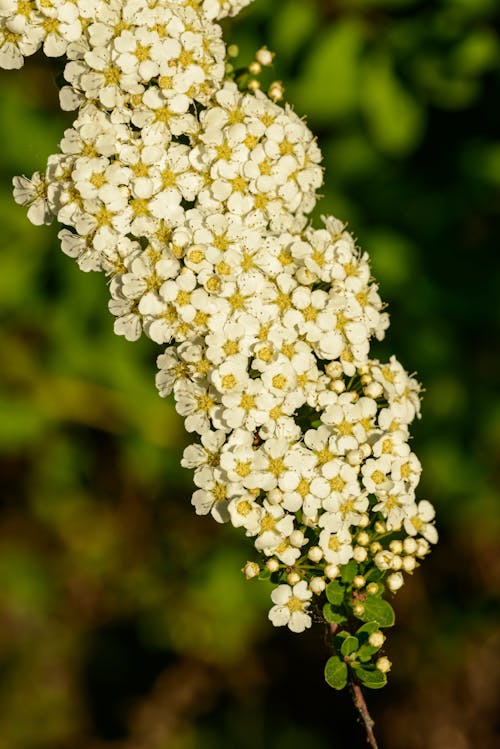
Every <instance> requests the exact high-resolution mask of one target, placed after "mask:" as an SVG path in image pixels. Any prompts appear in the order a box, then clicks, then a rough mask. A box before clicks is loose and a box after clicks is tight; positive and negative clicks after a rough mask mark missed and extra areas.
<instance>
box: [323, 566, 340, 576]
mask: <svg viewBox="0 0 500 749" xmlns="http://www.w3.org/2000/svg"><path fill="white" fill-rule="evenodd" d="M339 573H340V570H339V568H338V567H337V565H336V564H327V565H326V567H325V575H326V576H327V577H328V578H329V579H330V580H335V578H336V577H338V576H339Z"/></svg>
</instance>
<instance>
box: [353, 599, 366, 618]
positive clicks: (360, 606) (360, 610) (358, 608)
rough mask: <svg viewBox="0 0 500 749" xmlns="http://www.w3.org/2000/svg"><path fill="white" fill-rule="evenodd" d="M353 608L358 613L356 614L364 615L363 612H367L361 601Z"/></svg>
mask: <svg viewBox="0 0 500 749" xmlns="http://www.w3.org/2000/svg"><path fill="white" fill-rule="evenodd" d="M352 610H353V612H354V613H355V614H356V616H363V614H364V613H365V607H364V606H363V604H362V603H361V602H360V601H358V602H357V603H355V604H354V606H353V607H352Z"/></svg>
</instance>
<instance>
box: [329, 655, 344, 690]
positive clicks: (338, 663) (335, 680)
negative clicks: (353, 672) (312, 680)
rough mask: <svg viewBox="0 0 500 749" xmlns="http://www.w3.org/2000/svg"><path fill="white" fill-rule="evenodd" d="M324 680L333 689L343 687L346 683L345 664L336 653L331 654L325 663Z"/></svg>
mask: <svg viewBox="0 0 500 749" xmlns="http://www.w3.org/2000/svg"><path fill="white" fill-rule="evenodd" d="M325 680H326V683H327V684H329V685H330V686H331V687H333V688H334V689H343V688H344V687H345V686H346V684H347V664H346V663H344V661H342V660H340V658H339V657H338V655H332V657H331V658H329V659H328V660H327V662H326V665H325Z"/></svg>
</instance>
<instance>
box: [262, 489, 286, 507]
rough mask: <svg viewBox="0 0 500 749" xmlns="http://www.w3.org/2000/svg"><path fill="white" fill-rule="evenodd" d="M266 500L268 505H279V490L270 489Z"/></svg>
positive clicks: (280, 497) (280, 492) (281, 498)
mask: <svg viewBox="0 0 500 749" xmlns="http://www.w3.org/2000/svg"><path fill="white" fill-rule="evenodd" d="M266 499H267V501H268V502H269V504H270V505H280V504H281V502H282V501H283V492H282V491H281V489H271V491H270V492H268V494H267V497H266Z"/></svg>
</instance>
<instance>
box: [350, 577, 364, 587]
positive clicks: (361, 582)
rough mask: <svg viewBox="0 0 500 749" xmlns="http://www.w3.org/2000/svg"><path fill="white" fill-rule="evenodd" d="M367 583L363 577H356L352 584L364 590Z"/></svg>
mask: <svg viewBox="0 0 500 749" xmlns="http://www.w3.org/2000/svg"><path fill="white" fill-rule="evenodd" d="M365 583H366V580H365V578H364V577H363V575H356V577H355V578H354V580H353V581H352V584H353V585H354V587H355V588H362V587H363V586H364V584H365Z"/></svg>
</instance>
